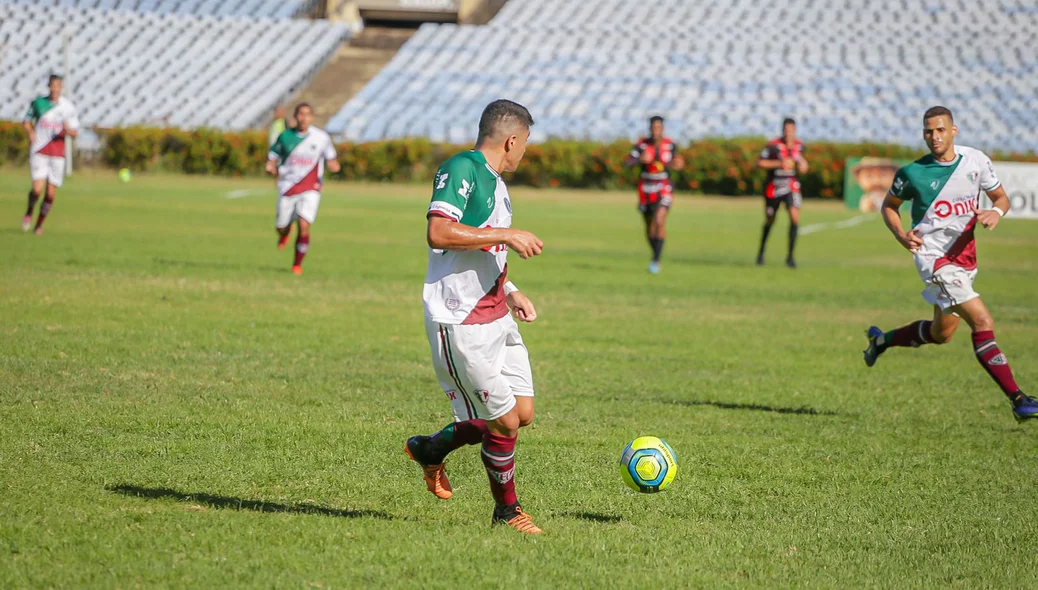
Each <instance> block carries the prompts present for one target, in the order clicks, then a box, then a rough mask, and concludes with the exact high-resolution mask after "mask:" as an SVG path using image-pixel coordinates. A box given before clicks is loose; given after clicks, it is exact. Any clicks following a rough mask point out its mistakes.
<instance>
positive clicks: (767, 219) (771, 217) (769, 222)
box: [764, 215, 775, 227]
mask: <svg viewBox="0 0 1038 590" xmlns="http://www.w3.org/2000/svg"><path fill="white" fill-rule="evenodd" d="M774 223H775V216H774V215H769V216H767V217H765V218H764V225H765V226H767V227H771V226H772V225H773V224H774Z"/></svg>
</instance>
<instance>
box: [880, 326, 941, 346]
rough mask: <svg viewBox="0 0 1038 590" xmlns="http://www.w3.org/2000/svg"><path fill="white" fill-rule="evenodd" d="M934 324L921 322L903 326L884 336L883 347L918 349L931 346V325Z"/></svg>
mask: <svg viewBox="0 0 1038 590" xmlns="http://www.w3.org/2000/svg"><path fill="white" fill-rule="evenodd" d="M932 323H933V322H931V321H930V320H919V321H916V322H912V323H911V324H908V325H907V326H901V327H900V328H898V329H896V330H891V331H890V332H887V333H886V334H885V335H884V336H883V340H884V343H883V346H884V347H891V346H911V347H918V346H922V345H924V344H930V343H931V342H933V339H931V338H930V324H932Z"/></svg>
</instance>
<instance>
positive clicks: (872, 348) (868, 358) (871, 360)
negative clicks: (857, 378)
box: [862, 326, 886, 367]
mask: <svg viewBox="0 0 1038 590" xmlns="http://www.w3.org/2000/svg"><path fill="white" fill-rule="evenodd" d="M882 336H883V330H880V329H879V327H877V326H869V329H868V330H867V331H866V332H865V337H866V338H868V339H869V345H868V347H867V348H866V349H865V350H864V351H862V353H863V354H864V355H865V365H866V366H869V367H871V366H872V365H875V364H876V359H878V358H879V355H881V354H883V351H884V350H886V347H884V346H883V345H881V344H880V343H879V339H880V337H882Z"/></svg>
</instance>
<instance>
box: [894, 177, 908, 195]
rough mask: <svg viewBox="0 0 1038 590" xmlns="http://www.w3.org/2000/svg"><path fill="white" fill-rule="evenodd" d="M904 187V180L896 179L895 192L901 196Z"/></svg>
mask: <svg viewBox="0 0 1038 590" xmlns="http://www.w3.org/2000/svg"><path fill="white" fill-rule="evenodd" d="M904 186H905V181H904V179H902V178H895V179H894V192H895V193H897V194H901V189H902V188H904Z"/></svg>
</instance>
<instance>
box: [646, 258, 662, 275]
mask: <svg viewBox="0 0 1038 590" xmlns="http://www.w3.org/2000/svg"><path fill="white" fill-rule="evenodd" d="M649 274H651V275H658V274H660V263H659V261H658V260H653V261H652V262H650V263H649Z"/></svg>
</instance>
